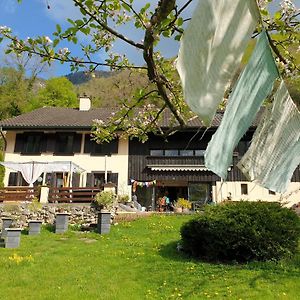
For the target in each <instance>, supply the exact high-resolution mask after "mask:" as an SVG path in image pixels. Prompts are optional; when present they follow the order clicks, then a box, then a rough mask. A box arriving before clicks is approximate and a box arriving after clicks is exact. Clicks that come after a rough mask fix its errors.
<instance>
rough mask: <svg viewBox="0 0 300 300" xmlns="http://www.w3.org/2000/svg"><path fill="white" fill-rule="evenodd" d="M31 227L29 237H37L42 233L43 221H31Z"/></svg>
mask: <svg viewBox="0 0 300 300" xmlns="http://www.w3.org/2000/svg"><path fill="white" fill-rule="evenodd" d="M28 225H29V231H28V234H29V235H37V234H40V233H41V227H42V221H37V220H31V221H29V223H28Z"/></svg>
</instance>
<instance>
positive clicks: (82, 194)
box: [48, 187, 100, 203]
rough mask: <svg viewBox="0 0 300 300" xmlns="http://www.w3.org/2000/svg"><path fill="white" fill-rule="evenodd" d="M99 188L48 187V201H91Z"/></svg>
mask: <svg viewBox="0 0 300 300" xmlns="http://www.w3.org/2000/svg"><path fill="white" fill-rule="evenodd" d="M99 192H100V189H99V188H92V187H64V188H56V187H51V188H50V189H49V197H48V201H49V202H50V203H51V202H52V203H53V202H69V203H70V202H92V201H93V199H94V197H95V195H96V194H97V193H99Z"/></svg>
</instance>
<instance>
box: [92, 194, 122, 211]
mask: <svg viewBox="0 0 300 300" xmlns="http://www.w3.org/2000/svg"><path fill="white" fill-rule="evenodd" d="M116 199H117V198H116V195H115V194H114V193H113V192H110V191H101V192H99V193H97V194H96V196H95V198H94V201H93V205H95V206H96V207H98V208H99V209H103V208H105V209H108V210H110V209H111V208H112V207H113V205H114V203H115V201H116Z"/></svg>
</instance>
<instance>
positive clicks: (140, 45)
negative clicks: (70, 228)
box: [0, 0, 300, 141]
mask: <svg viewBox="0 0 300 300" xmlns="http://www.w3.org/2000/svg"><path fill="white" fill-rule="evenodd" d="M18 1H19V2H20V0H18ZM194 1H195V0H194ZM271 1H272V0H258V4H259V6H260V10H261V16H262V18H261V23H260V24H259V25H258V27H257V29H256V32H254V34H253V36H255V35H257V34H258V33H259V32H260V30H261V28H262V27H264V28H266V30H267V32H268V35H269V39H270V44H271V47H272V49H273V51H274V53H275V54H276V56H277V60H278V63H279V65H280V67H281V68H282V72H283V74H284V76H295V75H296V76H297V75H298V74H299V68H298V66H297V64H296V61H295V57H294V56H293V54H292V53H293V52H291V49H293V50H297V49H298V50H299V47H300V46H299V28H300V22H299V13H300V12H299V9H297V8H296V7H295V5H294V3H293V1H291V0H282V1H281V6H280V9H279V10H278V11H277V12H276V13H275V14H274V15H273V16H271V15H270V13H269V11H268V3H269V2H271ZM72 2H73V3H74V5H75V6H76V7H77V8H78V10H80V13H81V18H80V19H75V20H73V19H68V22H69V27H68V28H64V29H63V28H62V26H61V25H59V24H57V25H56V31H55V32H54V33H53V37H48V36H38V37H37V38H28V39H26V40H20V39H19V38H18V37H17V36H16V35H14V34H13V32H12V31H11V29H10V28H7V27H5V26H1V27H0V39H1V40H2V39H8V40H10V44H9V46H8V49H7V53H9V52H12V51H13V52H15V53H17V54H18V53H20V54H21V53H27V54H28V55H29V56H30V55H38V56H40V57H42V59H43V60H44V61H45V62H48V63H49V64H50V63H51V62H53V61H60V62H62V63H69V64H70V67H71V70H72V71H76V70H78V69H79V68H86V70H87V71H89V72H93V71H95V70H96V69H97V68H100V67H109V68H111V69H123V68H130V69H135V70H136V72H142V73H146V74H147V76H148V78H149V84H147V85H146V86H143V87H140V89H139V90H137V91H136V92H135V93H134V94H133V95H132V97H131V98H130V99H120V100H121V103H122V106H121V108H120V109H119V110H118V111H117V112H115V113H114V114H113V115H112V116H111V118H110V119H109V120H105V122H104V121H103V120H95V126H94V131H93V133H94V135H95V137H96V138H97V139H98V140H99V141H109V140H111V139H113V138H114V137H115V136H116V135H117V134H119V135H120V134H122V135H128V136H131V137H138V138H140V139H141V140H142V141H144V140H146V139H147V134H148V133H149V132H155V133H156V134H164V135H166V134H170V133H171V131H173V130H176V129H177V128H178V127H181V128H182V127H184V126H186V124H187V122H188V120H189V119H190V118H192V117H193V115H192V114H191V112H190V110H189V109H188V107H187V106H186V104H185V102H184V101H183V97H182V91H181V87H180V82H179V77H178V76H177V73H176V72H175V67H174V64H173V60H170V59H166V58H164V57H162V56H161V55H160V52H159V44H160V42H161V40H162V39H164V38H169V39H175V40H176V41H179V40H180V37H181V35H182V33H183V32H184V28H185V26H186V23H187V22H188V21H189V20H190V17H191V16H190V15H188V16H186V11H187V10H188V8H189V7H190V6H191V4H192V2H193V0H184V1H183V0H181V1H180V0H177V1H176V0H159V1H152V2H151V3H144V4H143V5H142V7H141V3H138V2H139V1H137V0H99V1H96V0H72ZM154 2H155V3H154ZM126 26H132V27H134V28H135V29H136V30H137V31H139V32H142V34H143V40H142V41H140V40H136V39H135V36H133V37H127V36H125V35H124V34H123V33H122V32H123V30H122V29H123V28H124V27H126ZM78 35H86V36H88V38H87V39H86V40H87V42H86V43H83V42H82V41H81V42H80V43H79V45H78V47H79V48H80V49H81V53H82V56H81V57H78V56H74V55H72V53H71V51H70V50H69V48H67V47H61V46H60V45H61V43H65V42H70V43H74V44H77V43H78ZM119 41H120V42H122V43H123V44H124V45H126V46H125V47H124V49H125V50H124V53H122V54H121V55H120V54H117V53H114V49H113V44H114V43H115V42H119ZM130 47H132V48H134V49H136V50H138V51H139V53H140V55H142V57H143V60H144V64H142V65H141V66H138V65H133V64H132V63H130V61H129V60H128V58H127V56H126V50H128V49H129V48H130ZM99 51H102V52H105V53H106V55H105V59H103V60H102V61H98V60H95V59H94V57H95V53H97V52H99ZM153 103H155V104H153ZM166 109H168V110H169V111H170V112H171V115H172V118H173V121H172V122H171V124H170V127H172V130H170V131H168V132H163V131H162V129H161V128H160V126H159V124H160V119H161V118H162V116H163V113H164V111H165V110H166ZM120 132H121V133H120Z"/></svg>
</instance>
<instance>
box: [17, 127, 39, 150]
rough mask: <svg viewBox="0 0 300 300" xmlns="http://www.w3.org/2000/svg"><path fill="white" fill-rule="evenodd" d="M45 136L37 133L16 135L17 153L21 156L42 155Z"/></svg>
mask: <svg viewBox="0 0 300 300" xmlns="http://www.w3.org/2000/svg"><path fill="white" fill-rule="evenodd" d="M42 146H43V134H42V133H37V132H31V133H30V132H29V133H22V134H17V135H16V143H15V150H14V151H15V152H20V153H21V154H41V152H42Z"/></svg>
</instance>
